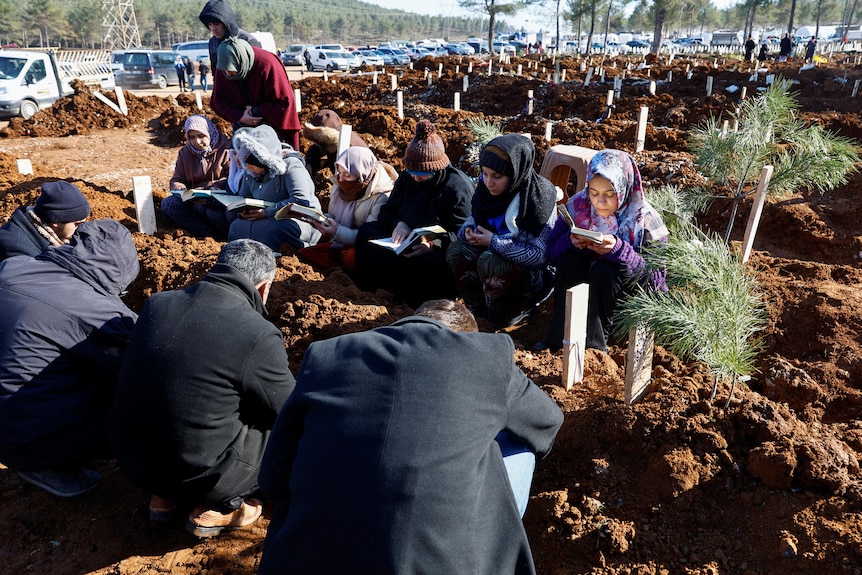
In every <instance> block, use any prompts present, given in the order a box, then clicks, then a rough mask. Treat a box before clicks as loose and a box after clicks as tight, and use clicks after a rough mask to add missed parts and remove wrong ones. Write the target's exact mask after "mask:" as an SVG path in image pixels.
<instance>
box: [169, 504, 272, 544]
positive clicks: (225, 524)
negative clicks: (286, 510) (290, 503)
mask: <svg viewBox="0 0 862 575" xmlns="http://www.w3.org/2000/svg"><path fill="white" fill-rule="evenodd" d="M262 513H263V502H262V501H259V500H257V499H246V500H245V501H243V502H242V505H240V507H239V509H235V510H234V511H231V512H230V513H219V512H218V511H216V510H215V509H208V508H206V507H196V508H195V509H194V510H193V511H192V512H191V514H190V515H189V522H188V523H186V531H188V532H189V533H191V534H192V535H197V536H198V537H215V536H216V535H218V534H219V533H221V532H222V531H223V530H225V529H227V530H231V529H242V528H243V527H248V526H249V525H251V524H252V523H254V522H255V521H257V520H258V518H259V517H260V515H261V514H262Z"/></svg>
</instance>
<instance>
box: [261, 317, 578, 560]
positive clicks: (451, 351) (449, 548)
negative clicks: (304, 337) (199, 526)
mask: <svg viewBox="0 0 862 575" xmlns="http://www.w3.org/2000/svg"><path fill="white" fill-rule="evenodd" d="M514 350H515V346H514V343H513V342H512V339H511V338H510V337H509V336H508V335H506V334H492V333H478V332H477V326H476V320H475V319H474V318H473V316H472V315H471V314H470V312H469V311H468V310H467V308H465V307H464V306H463V305H462V304H460V303H456V302H452V301H448V300H434V301H429V302H426V303H425V304H423V305H422V306H421V307H420V308H419V309H417V310H416V313H415V315H414V316H411V317H407V318H404V319H401V320H399V321H396V322H395V323H393V324H392V325H390V326H387V327H381V328H378V329H374V330H371V331H366V332H361V333H353V334H349V335H342V336H339V337H335V338H332V339H328V340H321V341H317V342H314V343H312V344H311V345H310V346H309V348H308V351H307V352H306V354H305V358H304V360H303V362H302V367H301V368H300V373H299V375H298V377H297V384H296V389H295V391H294V393H293V394H292V395H291V396H290V398H289V399H288V400H287V403H285V405H284V408H283V409H282V411H281V413H280V414H279V416H278V420H277V421H276V424H275V427H274V428H273V431H272V437H271V438H270V442H269V445H268V446H267V449H266V454H265V455H264V460H263V464H262V465H261V471H260V486H261V489H262V490H263V492H264V494H265V495H266V497H267V498H268V499H269V500H272V501H273V502H274V503H275V509H274V511H273V515H272V520H271V522H270V524H269V529H268V531H267V535H266V540H265V542H264V547H263V557H262V559H261V563H260V571H259V574H260V575H270V574H276V573H285V572H286V571H288V570H289V571H290V572H291V573H377V574H381V575H385V574H396V573H446V574H447V575H450V574H455V575H457V574H468V573H469V574H471V575H500V574H504V573H505V574H532V573H535V567H534V565H533V558H532V555H531V552H530V546H529V542H528V541H527V535H526V533H525V531H524V526H523V523H522V522H521V516H522V515H523V513H524V510H525V509H526V505H527V500H528V499H529V491H530V484H531V482H532V476H533V468H534V465H535V456H536V455H538V456H539V457H543V456H545V455H547V453H548V452H549V451H550V449H551V447H552V445H553V442H554V438H555V437H556V434H557V431H558V430H559V428H560V426H561V425H562V423H563V414H562V412H561V411H560V408H559V407H557V405H556V404H555V403H554V401H553V400H552V399H551V398H550V397H548V396H547V395H546V394H545V393H544V392H543V391H542V390H541V389H539V387H538V386H536V385H535V384H534V383H533V382H531V381H530V380H529V379H527V377H526V376H525V375H524V373H523V372H522V371H521V370H520V369H518V367H517V365H516V364H515V362H514ZM534 454H535V455H534ZM504 456H506V457H504ZM333 549H337V550H338V552H337V553H334V552H332V550H333ZM288 566H289V567H288Z"/></svg>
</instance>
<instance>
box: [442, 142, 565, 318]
mask: <svg viewBox="0 0 862 575" xmlns="http://www.w3.org/2000/svg"><path fill="white" fill-rule="evenodd" d="M535 158H536V150H535V148H534V147H533V143H532V142H531V141H530V139H529V138H525V137H524V136H521V135H520V134H507V135H504V136H498V137H496V138H494V139H493V140H491V141H490V142H488V144H486V145H485V147H484V148H483V149H482V152H481V153H480V154H479V167H480V169H481V171H482V175H481V176H480V178H479V184H478V185H477V186H476V193H475V194H473V212H472V214H471V215H470V217H469V218H467V221H466V222H464V225H463V226H461V229H460V230H459V231H458V240H457V241H454V242H452V244H451V245H450V246H449V249H448V250H447V252H446V261H447V262H448V263H449V267H450V268H451V269H452V273H453V274H454V276H455V281H456V282H457V283H458V290H459V291H460V293H461V297H462V298H463V299H464V304H465V305H466V306H467V308H468V309H470V311H472V312H473V314H474V315H476V316H477V317H487V318H488V321H490V322H491V325H493V326H494V327H495V328H497V329H502V328H504V327H507V326H510V325H514V324H516V323H518V322H520V321H521V320H523V319H524V318H525V317H526V316H527V315H529V313H531V312H532V311H533V310H535V309H536V307H537V305H538V304H539V303H541V302H542V301H543V300H544V299H546V298H547V296H549V295H550V293H551V288H552V287H553V286H552V278H553V276H552V274H551V271H550V268H549V266H548V264H547V262H546V261H545V238H546V237H547V235H548V233H549V232H550V229H551V227H550V226H552V225H553V223H554V222H555V221H556V217H557V216H556V211H555V210H554V206H555V205H556V200H557V190H556V188H555V187H554V185H553V184H552V183H551V182H550V181H548V180H547V179H545V178H543V177H542V176H540V175H539V174H537V173H536V171H535V169H533V165H534V162H535Z"/></svg>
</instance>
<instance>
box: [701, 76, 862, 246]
mask: <svg viewBox="0 0 862 575" xmlns="http://www.w3.org/2000/svg"><path fill="white" fill-rule="evenodd" d="M790 86H791V82H790V80H787V79H784V78H780V77H779V78H777V79H776V80H775V82H773V83H772V85H771V86H769V88H767V90H766V91H765V92H764V93H763V94H762V95H760V96H756V97H753V98H748V99H746V100H745V102H743V104H742V106H741V108H740V110H739V130H738V131H736V132H734V131H731V130H725V129H723V127H722V126H721V125H720V123H719V122H720V118H714V117H712V118H710V119H708V120H707V121H706V122H704V123H703V124H702V125H700V126H697V127H695V128H694V129H693V130H692V132H691V135H690V146H691V148H692V150H693V152H694V155H695V164H696V165H697V167H698V169H699V170H700V171H701V173H703V175H704V176H705V177H706V178H708V179H710V180H712V181H713V182H717V183H720V184H722V185H724V186H725V187H726V188H727V190H728V192H729V193H730V194H731V196H732V198H733V209H732V211H731V217H730V221H729V223H728V226H727V232H726V234H725V242H728V241H729V240H730V233H731V231H732V229H733V222H734V220H735V219H736V212H737V210H738V207H739V203H740V202H741V201H742V200H743V199H744V198H745V197H747V196H748V195H750V194H753V193H754V192H755V191H756V189H757V182H758V179H759V177H760V173H761V170H762V169H763V167H764V166H766V165H771V166H773V168H774V171H773V175H772V179H771V180H770V182H769V186H768V188H767V193H769V194H778V193H793V192H795V191H797V190H799V189H801V188H811V189H814V190H817V191H819V192H821V193H823V192H825V191H827V190H830V189H832V188H834V187H836V186H838V185H841V184H843V183H845V182H846V181H847V179H848V176H849V174H850V173H851V172H852V171H854V170H855V169H856V168H855V164H856V163H858V162H859V152H858V150H857V149H856V147H855V145H854V144H853V142H852V141H851V140H849V139H847V138H842V137H839V136H837V135H835V134H832V133H830V132H828V131H826V130H823V129H822V128H821V127H820V126H816V125H812V126H808V125H805V123H803V122H802V121H800V120H799V119H798V118H797V117H796V112H797V110H798V107H799V104H798V102H797V100H796V97H795V96H794V95H793V94H791V93H790Z"/></svg>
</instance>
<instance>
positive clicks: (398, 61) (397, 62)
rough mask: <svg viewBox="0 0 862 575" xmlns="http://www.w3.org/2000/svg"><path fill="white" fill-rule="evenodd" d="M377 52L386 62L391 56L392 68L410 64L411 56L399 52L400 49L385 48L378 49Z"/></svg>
mask: <svg viewBox="0 0 862 575" xmlns="http://www.w3.org/2000/svg"><path fill="white" fill-rule="evenodd" d="M377 52H378V53H379V54H380V55H381V56H383V59H384V60H386V57H387V56H389V57H390V60H391V61H392V63H391V64H387V65H392V66H404V65H407V64H409V63H410V56H408V55H407V54H406V53H405V52H404V51H403V50H399V49H398V48H391V47H387V46H383V47H381V48H378V49H377Z"/></svg>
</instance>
